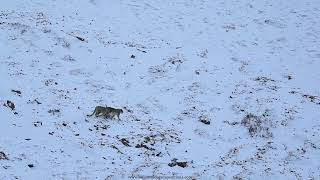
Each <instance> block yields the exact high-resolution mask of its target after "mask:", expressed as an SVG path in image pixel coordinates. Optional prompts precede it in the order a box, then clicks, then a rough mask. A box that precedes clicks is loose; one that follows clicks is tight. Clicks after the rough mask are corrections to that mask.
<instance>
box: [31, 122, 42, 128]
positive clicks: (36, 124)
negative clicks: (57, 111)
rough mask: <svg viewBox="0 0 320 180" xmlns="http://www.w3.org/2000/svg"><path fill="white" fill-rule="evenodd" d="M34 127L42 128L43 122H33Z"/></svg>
mask: <svg viewBox="0 0 320 180" xmlns="http://www.w3.org/2000/svg"><path fill="white" fill-rule="evenodd" d="M33 125H34V126H35V127H40V126H42V122H41V121H35V122H33Z"/></svg>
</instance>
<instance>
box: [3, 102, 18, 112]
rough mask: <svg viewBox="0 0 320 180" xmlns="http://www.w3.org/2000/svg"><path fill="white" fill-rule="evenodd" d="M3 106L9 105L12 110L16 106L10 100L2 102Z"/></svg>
mask: <svg viewBox="0 0 320 180" xmlns="http://www.w3.org/2000/svg"><path fill="white" fill-rule="evenodd" d="M3 105H4V106H5V107H9V108H10V109H11V110H12V111H13V110H15V108H16V106H15V105H14V103H13V102H12V101H10V100H7V103H5V104H3Z"/></svg>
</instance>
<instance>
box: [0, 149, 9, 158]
mask: <svg viewBox="0 0 320 180" xmlns="http://www.w3.org/2000/svg"><path fill="white" fill-rule="evenodd" d="M0 160H9V158H8V156H7V155H6V154H5V153H4V152H2V151H0Z"/></svg>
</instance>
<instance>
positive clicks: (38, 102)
mask: <svg viewBox="0 0 320 180" xmlns="http://www.w3.org/2000/svg"><path fill="white" fill-rule="evenodd" d="M27 103H28V104H30V103H36V104H42V103H41V102H40V101H39V100H38V99H34V100H33V101H31V100H28V102H27Z"/></svg>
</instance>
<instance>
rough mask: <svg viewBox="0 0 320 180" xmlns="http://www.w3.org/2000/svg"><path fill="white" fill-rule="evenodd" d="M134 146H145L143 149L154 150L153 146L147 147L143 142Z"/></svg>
mask: <svg viewBox="0 0 320 180" xmlns="http://www.w3.org/2000/svg"><path fill="white" fill-rule="evenodd" d="M135 147H136V148H145V149H147V150H150V151H154V150H155V149H153V148H150V147H148V146H147V145H145V144H143V143H140V144H137V145H136V146H135Z"/></svg>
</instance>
